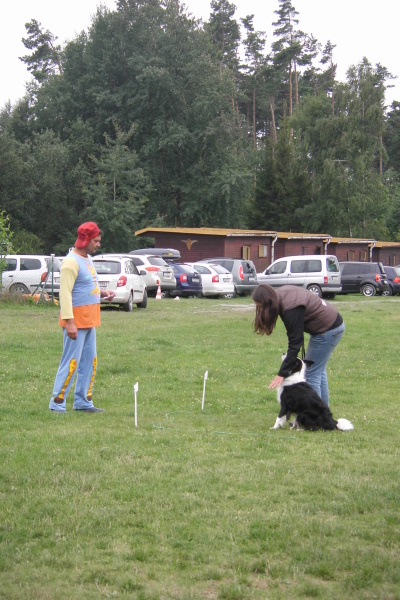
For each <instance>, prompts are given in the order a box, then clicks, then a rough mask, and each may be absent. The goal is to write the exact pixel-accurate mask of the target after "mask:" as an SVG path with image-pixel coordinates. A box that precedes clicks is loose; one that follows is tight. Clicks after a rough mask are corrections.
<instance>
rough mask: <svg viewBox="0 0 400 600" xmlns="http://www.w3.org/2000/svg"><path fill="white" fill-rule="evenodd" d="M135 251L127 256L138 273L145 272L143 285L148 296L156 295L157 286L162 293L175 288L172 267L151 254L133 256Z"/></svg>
mask: <svg viewBox="0 0 400 600" xmlns="http://www.w3.org/2000/svg"><path fill="white" fill-rule="evenodd" d="M135 252H137V251H136V250H132V252H129V254H128V256H129V257H130V258H131V260H132V261H133V262H134V264H135V265H136V267H137V268H138V271H139V273H140V272H141V271H145V278H144V280H145V283H146V286H147V292H148V293H149V294H154V295H155V294H156V292H157V289H158V286H160V287H161V291H162V292H168V291H169V290H172V289H174V288H175V275H174V271H173V269H172V267H171V266H170V265H169V264H168V263H167V262H165V260H164V259H163V258H161V257H160V256H153V255H152V254H140V255H138V254H135Z"/></svg>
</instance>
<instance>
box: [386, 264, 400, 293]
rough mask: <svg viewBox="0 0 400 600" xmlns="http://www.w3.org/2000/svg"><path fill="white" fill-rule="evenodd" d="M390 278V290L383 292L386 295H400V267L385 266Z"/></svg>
mask: <svg viewBox="0 0 400 600" xmlns="http://www.w3.org/2000/svg"><path fill="white" fill-rule="evenodd" d="M383 268H384V269H385V273H386V277H387V280H388V286H389V288H388V290H387V291H386V292H383V295H384V296H396V295H397V294H399V295H400V267H383Z"/></svg>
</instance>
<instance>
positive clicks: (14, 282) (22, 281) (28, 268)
mask: <svg viewBox="0 0 400 600" xmlns="http://www.w3.org/2000/svg"><path fill="white" fill-rule="evenodd" d="M1 260H2V263H3V265H2V273H1V285H2V290H3V291H9V292H10V293H14V294H15V293H19V294H30V293H32V292H34V291H35V290H36V289H38V287H39V286H40V285H41V284H43V285H45V281H46V278H47V280H48V277H47V273H48V272H51V270H52V269H53V275H54V276H56V274H57V273H58V272H59V271H60V268H61V263H60V261H59V260H58V259H57V258H55V257H51V256H42V255H37V254H8V255H7V256H5V257H4V258H2V259H1ZM3 267H4V268H3Z"/></svg>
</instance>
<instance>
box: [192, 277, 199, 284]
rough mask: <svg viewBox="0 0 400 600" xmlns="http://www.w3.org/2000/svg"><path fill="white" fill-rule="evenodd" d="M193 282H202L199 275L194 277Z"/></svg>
mask: <svg viewBox="0 0 400 600" xmlns="http://www.w3.org/2000/svg"><path fill="white" fill-rule="evenodd" d="M192 283H200V279H199V278H198V277H193V278H192Z"/></svg>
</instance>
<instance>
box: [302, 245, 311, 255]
mask: <svg viewBox="0 0 400 600" xmlns="http://www.w3.org/2000/svg"><path fill="white" fill-rule="evenodd" d="M301 252H302V254H310V252H309V250H308V246H303V247H302V249H301Z"/></svg>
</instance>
